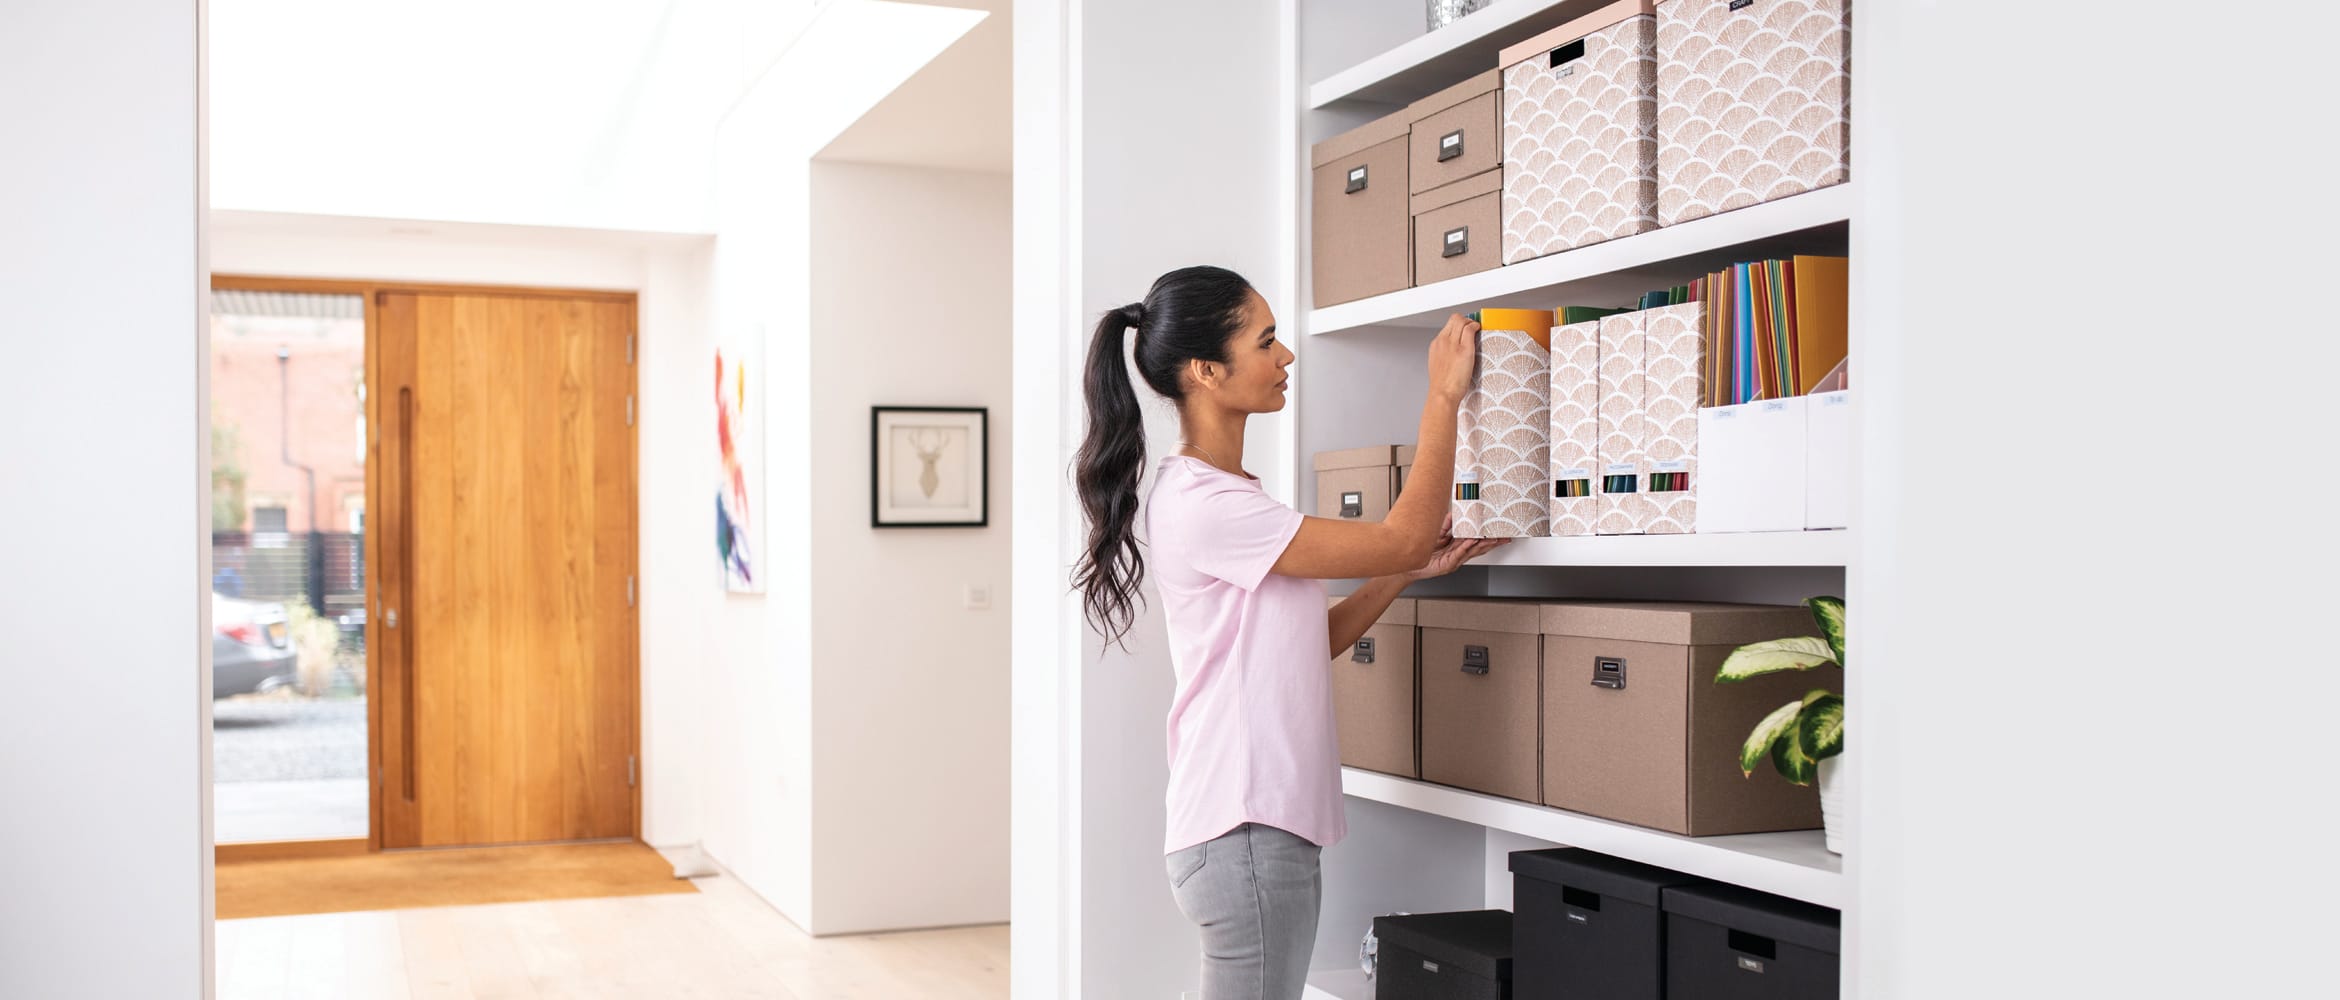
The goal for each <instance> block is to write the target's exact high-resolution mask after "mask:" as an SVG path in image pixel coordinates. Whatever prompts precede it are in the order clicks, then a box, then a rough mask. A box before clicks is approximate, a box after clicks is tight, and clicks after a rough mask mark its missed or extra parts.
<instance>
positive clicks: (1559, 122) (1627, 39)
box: [1502, 0, 1658, 264]
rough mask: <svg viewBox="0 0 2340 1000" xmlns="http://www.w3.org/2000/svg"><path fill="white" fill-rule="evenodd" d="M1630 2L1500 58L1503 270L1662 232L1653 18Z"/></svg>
mask: <svg viewBox="0 0 2340 1000" xmlns="http://www.w3.org/2000/svg"><path fill="white" fill-rule="evenodd" d="M1654 6H1655V2H1654V0H1623V2H1620V3H1614V4H1610V5H1609V6H1607V7H1604V8H1601V9H1600V10H1598V11H1594V12H1593V13H1591V14H1588V15H1586V16H1584V17H1580V18H1578V19H1576V20H1574V21H1570V22H1568V23H1567V24H1564V25H1561V26H1560V27H1558V28H1555V29H1553V30H1552V31H1549V32H1546V33H1544V34H1542V35H1538V36H1536V37H1535V38H1532V39H1529V40H1528V41H1526V42H1524V43H1521V44H1520V45H1517V46H1513V47H1512V48H1509V49H1505V50H1504V51H1503V56H1502V59H1503V65H1504V70H1503V149H1504V159H1503V262H1504V263H1506V264H1516V263H1518V262H1520V261H1523V260H1532V259H1534V258H1537V257H1541V256H1544V255H1546V254H1552V253H1558V252H1560V251H1562V250H1568V249H1572V248H1575V247H1581V246H1588V245H1591V244H1594V243H1599V242H1602V241H1604V240H1613V239H1616V238H1618V237H1620V236H1631V235H1634V234H1636V233H1644V232H1648V231H1649V230H1652V229H1655V228H1657V224H1658V214H1657V121H1658V102H1657V74H1658V70H1657V18H1656V17H1655V16H1654V15H1653V14H1652V11H1653V9H1654Z"/></svg>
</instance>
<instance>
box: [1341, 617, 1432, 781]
mask: <svg viewBox="0 0 2340 1000" xmlns="http://www.w3.org/2000/svg"><path fill="white" fill-rule="evenodd" d="M1339 603H1341V598H1337V597H1336V598H1333V599H1332V600H1331V601H1330V602H1329V603H1328V604H1327V605H1326V607H1327V608H1328V609H1329V608H1330V607H1332V605H1337V604H1339ZM1414 605H1415V601H1414V599H1413V598H1410V597H1400V598H1398V599H1397V600H1395V601H1391V602H1390V605H1389V610H1387V611H1384V612H1382V613H1381V618H1380V620H1378V621H1376V622H1375V623H1374V625H1373V627H1372V628H1370V629H1367V630H1366V631H1365V637H1364V638H1362V639H1359V640H1357V642H1356V644H1355V645H1353V646H1350V647H1349V648H1348V650H1346V651H1345V652H1343V653H1342V654H1341V655H1339V656H1335V657H1333V661H1332V694H1333V717H1334V719H1335V720H1337V721H1338V722H1339V725H1340V734H1341V735H1340V738H1341V763H1343V764H1346V765H1348V766H1350V767H1361V768H1364V769H1365V770H1368V771H1380V772H1381V773H1383V774H1394V775H1397V776H1399V777H1401V778H1419V777H1421V776H1422V766H1421V761H1420V759H1419V756H1418V752H1419V748H1420V743H1419V742H1418V740H1417V736H1418V729H1417V724H1418V720H1417V717H1416V715H1415V711H1416V698H1415V693H1416V683H1417V681H1418V680H1419V678H1418V677H1417V676H1416V675H1415V671H1414V641H1415V637H1414Z"/></svg>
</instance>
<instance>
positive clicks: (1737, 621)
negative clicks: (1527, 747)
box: [1542, 601, 1820, 646]
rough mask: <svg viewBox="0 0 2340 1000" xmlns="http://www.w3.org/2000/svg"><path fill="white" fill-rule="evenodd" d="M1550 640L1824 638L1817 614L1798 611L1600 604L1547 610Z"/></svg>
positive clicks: (1684, 642)
mask: <svg viewBox="0 0 2340 1000" xmlns="http://www.w3.org/2000/svg"><path fill="white" fill-rule="evenodd" d="M1542 630H1543V633H1544V634H1545V635H1566V636H1581V637H1584V638H1587V639H1615V640H1619V641H1623V642H1655V643H1663V644H1666V645H1672V646H1741V645H1745V644H1747V643H1750V642H1763V641H1765V640H1768V639H1785V638H1788V637H1791V636H1802V635H1812V636H1816V635H1819V634H1820V624H1819V623H1818V622H1815V621H1813V620H1812V613H1811V612H1810V611H1808V610H1806V609H1804V608H1802V607H1799V606H1796V605H1792V604H1791V605H1780V604H1697V603H1688V602H1672V601H1653V602H1633V601H1601V602H1576V603H1567V604H1546V605H1544V607H1543V622H1542Z"/></svg>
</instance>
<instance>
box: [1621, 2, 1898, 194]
mask: <svg viewBox="0 0 2340 1000" xmlns="http://www.w3.org/2000/svg"><path fill="white" fill-rule="evenodd" d="M1845 3H1846V0H1751V2H1750V0H1660V2H1659V3H1658V5H1657V26H1658V35H1657V58H1658V222H1659V224H1661V225H1667V226H1671V225H1675V224H1677V223H1681V222H1687V221H1689V220H1691V219H1696V218H1701V217H1704V216H1708V215H1713V214H1715V213H1717V212H1728V211H1730V210H1732V209H1735V208H1745V207H1746V206H1749V205H1754V204H1758V203H1761V202H1766V201H1771V200H1773V199H1775V198H1785V197H1787V196H1789V195H1792V194H1799V193H1801V192H1805V191H1810V190H1812V189H1814V188H1819V187H1825V186H1827V185H1830V184H1838V183H1842V182H1843V181H1844V180H1845V178H1846V177H1847V176H1848V172H1847V169H1846V160H1845V153H1846V150H1847V149H1849V148H1850V144H1849V142H1848V135H1849V130H1848V118H1847V115H1846V103H1845V97H1846V91H1847V88H1848V86H1849V79H1848V77H1849V74H1848V72H1847V70H1848V67H1849V64H1848V62H1847V57H1848V55H1849V54H1850V52H1851V50H1852V46H1851V42H1852V33H1851V31H1850V30H1849V29H1848V27H1847V25H1848V22H1847V21H1846V19H1845V15H1846V10H1845Z"/></svg>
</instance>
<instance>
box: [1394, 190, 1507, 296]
mask: <svg viewBox="0 0 2340 1000" xmlns="http://www.w3.org/2000/svg"><path fill="white" fill-rule="evenodd" d="M1413 205H1414V283H1415V284H1416V285H1427V284H1430V283H1432V282H1438V281H1445V280H1446V279H1448V278H1459V277H1462V276H1463V275H1466V274H1476V273H1478V272H1480V271H1485V270H1488V269H1490V268H1494V267H1499V266H1501V265H1502V264H1503V172H1502V171H1500V170H1490V171H1488V172H1486V173H1483V174H1480V175H1479V176H1477V177H1473V178H1470V179H1468V180H1460V181H1456V182H1454V183H1452V184H1449V185H1447V186H1445V187H1442V188H1439V189H1437V190H1434V191H1430V192H1428V193H1426V194H1418V195H1415V196H1414V202H1413Z"/></svg>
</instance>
